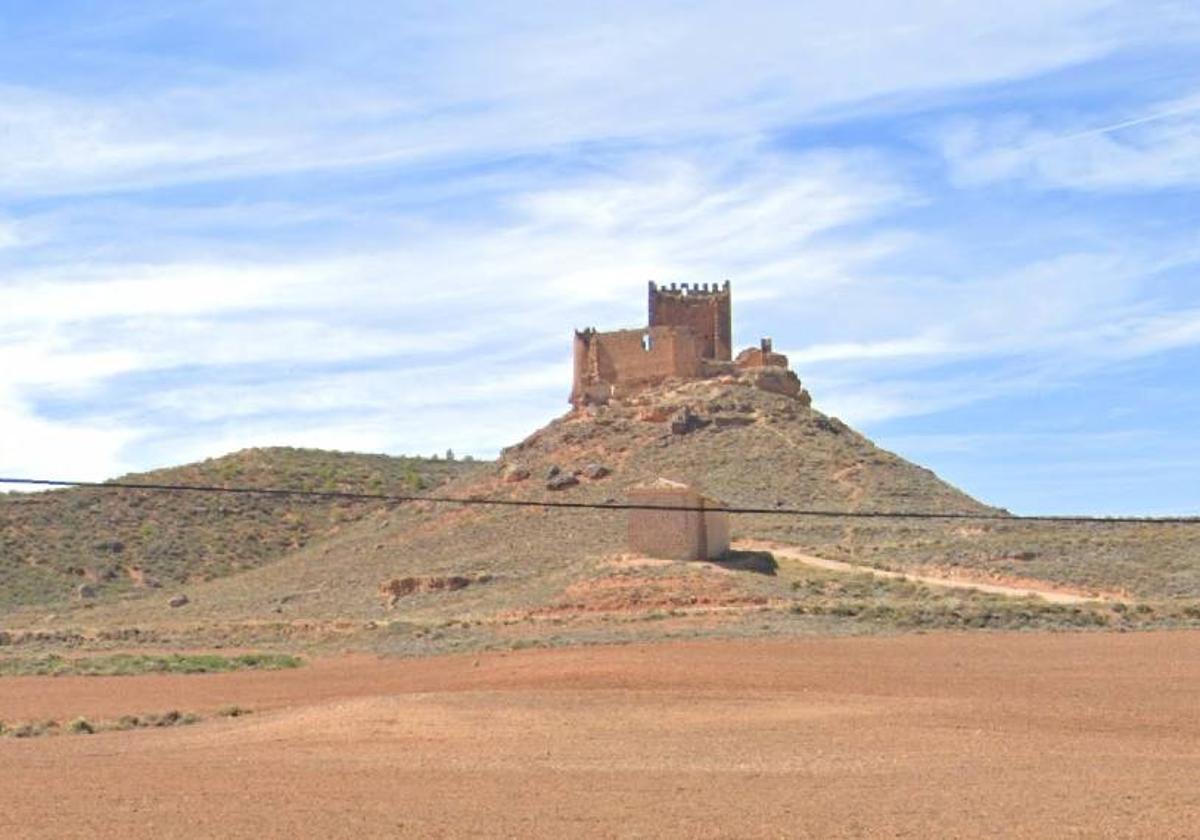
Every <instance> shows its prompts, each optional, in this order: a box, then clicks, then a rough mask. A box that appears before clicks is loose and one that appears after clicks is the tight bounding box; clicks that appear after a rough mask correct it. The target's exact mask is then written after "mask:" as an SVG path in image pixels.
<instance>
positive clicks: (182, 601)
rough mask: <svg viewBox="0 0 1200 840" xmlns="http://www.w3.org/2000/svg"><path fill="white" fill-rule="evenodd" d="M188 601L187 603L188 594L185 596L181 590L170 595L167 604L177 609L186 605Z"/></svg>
mask: <svg viewBox="0 0 1200 840" xmlns="http://www.w3.org/2000/svg"><path fill="white" fill-rule="evenodd" d="M188 603H189V599H188V596H186V595H184V594H183V593H182V592H180V593H179V594H178V595H173V596H171V600H170V601H167V606H168V607H171V608H173V609H177V608H179V607H186V606H187V605H188Z"/></svg>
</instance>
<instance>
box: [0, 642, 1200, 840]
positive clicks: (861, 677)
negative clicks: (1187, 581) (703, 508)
mask: <svg viewBox="0 0 1200 840" xmlns="http://www.w3.org/2000/svg"><path fill="white" fill-rule="evenodd" d="M1197 684H1200V633H1159V634H1150V633H1146V634H1124V635H1119V634H1102V633H1093V634H1046V635H1041V634H930V635H921V636H901V637H890V638H883V637H879V638H856V639H828V638H825V639H804V640H788V641H779V640H776V641H770V640H759V641H731V642H688V643H675V644H670V645H659V646H624V647H598V648H575V649H558V650H532V651H522V652H519V653H509V654H501V653H492V654H485V655H481V656H456V657H443V658H440V659H426V660H408V661H405V660H376V659H372V658H367V657H363V656H356V657H342V658H336V659H330V660H325V661H320V662H317V663H315V664H313V665H312V666H311V667H308V668H304V669H301V670H299V671H289V672H276V673H271V674H253V673H233V674H217V675H210V676H199V677H186V676H166V677H154V678H142V677H133V678H57V679H55V678H20V679H0V717H3V718H6V719H8V720H13V719H14V718H19V717H28V716H35V715H41V714H46V715H49V714H53V715H59V716H65V715H67V714H81V713H82V714H100V713H102V712H104V713H107V712H110V711H115V710H117V709H120V710H122V711H124V712H137V711H145V710H148V709H162V707H163V706H164V705H166V704H169V705H173V706H178V707H180V708H185V709H197V710H202V709H204V708H209V707H212V706H214V705H218V704H222V703H237V704H240V705H244V706H248V707H251V708H254V709H256V710H257V711H256V713H255V714H253V715H250V716H249V717H245V718H238V719H235V720H219V721H206V722H203V723H200V724H198V725H196V726H192V727H186V728H180V729H168V730H145V731H136V732H110V733H102V734H97V735H90V736H82V735H81V736H71V735H62V736H57V737H52V738H41V739H31V740H14V739H11V738H4V739H0V768H3V779H4V783H3V785H0V837H4V838H51V837H53V838H62V837H81V838H82V837H87V838H110V837H111V838H143V837H146V838H150V837H154V838H192V837H230V838H241V837H246V838H249V837H254V838H260V837H266V838H271V837H280V838H283V837H287V838H293V837H297V838H307V837H321V838H342V837H345V838H355V840H365V838H374V837H522V838H524V837H533V838H538V837H554V838H557V837H713V838H716V837H739V838H741V837H821V838H827V837H889V838H897V837H901V838H925V837H993V836H996V835H997V834H1003V835H1005V836H1008V837H1046V836H1058V837H1065V836H1075V837H1156V838H1172V837H1180V838H1181V837H1188V836H1194V833H1193V831H1194V828H1195V826H1196V825H1200V787H1197V785H1196V779H1197V778H1200V706H1198V705H1197V704H1196V702H1195V693H1194V692H1195V686H1196V685H1197Z"/></svg>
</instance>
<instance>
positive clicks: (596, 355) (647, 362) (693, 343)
mask: <svg viewBox="0 0 1200 840" xmlns="http://www.w3.org/2000/svg"><path fill="white" fill-rule="evenodd" d="M700 365H701V359H700V346H699V343H698V341H697V339H696V336H695V334H693V333H692V331H691V330H687V329H672V328H668V327H652V328H650V329H644V330H617V331H615V332H596V331H594V330H584V331H583V332H576V333H575V380H574V383H573V385H572V388H571V402H572V403H573V404H575V405H582V404H584V403H586V402H604V401H605V400H607V399H608V398H609V397H622V396H625V395H627V394H629V393H630V392H632V391H634V390H636V389H638V388H643V387H646V386H650V385H657V384H659V383H661V382H663V381H664V380H667V379H670V378H672V377H675V378H682V379H692V378H695V377H697V376H699V375H700Z"/></svg>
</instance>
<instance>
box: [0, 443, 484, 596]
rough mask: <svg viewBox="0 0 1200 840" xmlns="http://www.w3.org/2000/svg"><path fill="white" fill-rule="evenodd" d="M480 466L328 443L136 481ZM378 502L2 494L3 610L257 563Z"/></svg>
mask: <svg viewBox="0 0 1200 840" xmlns="http://www.w3.org/2000/svg"><path fill="white" fill-rule="evenodd" d="M479 468H480V465H479V464H473V463H467V462H459V461H444V460H437V461H434V460H430V459H424V458H395V457H390V456H386V455H359V454H350V453H342V452H323V451H319V450H308V449H291V448H271V449H248V450H243V451H241V452H235V453H233V454H230V455H226V456H223V457H220V458H213V459H209V460H206V461H202V462H199V463H195V464H188V465H185V466H181V467H172V468H169V469H161V470H155V471H153V472H147V473H141V474H136V475H130V476H125V477H124V479H118V480H125V481H130V482H139V483H163V484H187V485H220V486H237V487H280V488H287V489H297V490H322V491H338V490H340V491H347V490H352V491H360V492H379V493H412V492H414V491H419V490H421V489H423V488H427V487H436V486H439V485H441V484H444V483H445V482H446V481H448V480H450V479H453V478H455V477H458V476H462V475H466V474H469V473H471V472H473V471H476V470H478V469H479ZM378 507H379V506H378V505H377V504H375V505H372V504H367V503H361V502H349V501H330V500H326V499H297V498H279V497H271V496H254V495H228V494H205V493H162V492H149V491H133V490H121V491H117V492H114V491H106V490H101V489H95V488H71V489H66V490H54V491H50V492H45V493H8V494H0V610H3V609H5V608H11V607H14V606H18V605H31V604H41V603H53V602H55V601H62V600H63V599H66V598H68V597H73V596H76V595H77V593H78V592H79V588H80V587H81V586H84V587H89V588H90V590H91V591H93V592H94V594H95V596H96V597H97V598H99V599H104V598H106V597H111V596H114V595H117V594H121V593H128V592H130V591H132V590H135V589H139V588H145V589H154V588H157V586H159V585H177V584H181V583H195V582H199V581H204V580H210V579H214V578H219V577H222V576H224V575H228V574H232V573H235V572H238V571H243V570H245V569H250V568H255V567H257V566H261V565H263V564H265V563H269V562H271V561H273V560H276V559H278V558H280V557H282V556H284V555H285V554H287V553H289V552H292V551H296V550H297V549H300V548H303V547H304V546H305V545H308V544H309V543H310V542H312V541H314V540H316V539H320V538H324V537H328V536H329V535H331V534H333V533H336V532H337V531H338V530H339V529H341V528H343V527H346V526H347V525H348V524H350V523H353V522H355V521H357V520H359V519H360V518H362V517H363V516H364V515H365V513H366V512H368V511H369V510H373V509H376V508H378Z"/></svg>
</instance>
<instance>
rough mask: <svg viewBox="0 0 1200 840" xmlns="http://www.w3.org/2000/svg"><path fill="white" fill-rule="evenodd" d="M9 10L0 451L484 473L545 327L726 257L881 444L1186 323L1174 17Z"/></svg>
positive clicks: (952, 11)
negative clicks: (287, 450) (413, 466)
mask: <svg viewBox="0 0 1200 840" xmlns="http://www.w3.org/2000/svg"><path fill="white" fill-rule="evenodd" d="M6 25H7V26H8V27H9V29H8V30H7V31H9V32H11V33H12V34H13V36H14V37H13V38H12V44H11V45H9V46H11V49H10V50H7V51H5V52H4V53H2V54H0V73H2V74H3V76H2V77H3V78H4V79H5V80H6V81H5V82H4V83H3V85H0V398H2V400H3V402H2V404H3V410H2V411H0V472H2V471H5V470H7V471H29V472H38V471H47V470H49V469H51V468H57V467H60V466H64V465H72V464H73V465H74V467H75V469H74V470H72V472H73V473H75V474H80V475H84V476H85V477H99V476H102V475H107V474H111V473H112V472H113V471H115V470H117V469H118V468H124V467H131V468H132V467H138V466H146V465H150V464H162V463H171V462H174V461H178V460H181V459H184V458H189V457H195V456H200V455H211V454H218V453H219V452H221V451H223V450H226V449H230V448H235V447H238V446H244V445H251V444H266V443H294V444H307V445H321V446H328V447H333V448H342V449H349V448H353V449H386V450H390V451H405V450H407V451H435V450H442V449H445V448H446V447H451V446H452V447H454V448H455V449H456V450H457V451H463V452H465V451H473V452H476V453H477V454H489V453H491V452H494V451H495V449H497V448H498V447H499V446H501V445H504V444H505V443H509V442H512V441H513V440H514V439H517V438H519V437H521V436H523V435H524V434H525V433H526V432H527V431H528V430H529V429H530V428H531V427H534V426H536V425H538V424H539V423H540V422H543V421H544V420H545V419H546V418H547V417H549V416H551V415H553V414H555V413H557V412H558V411H560V410H561V409H562V408H563V407H564V399H565V392H566V389H567V386H568V383H567V381H566V378H567V363H568V354H569V335H570V329H571V328H572V327H582V326H587V325H595V326H598V327H602V328H607V327H616V326H624V325H628V324H635V323H639V322H640V320H641V319H642V318H643V317H644V312H643V306H644V283H645V281H646V280H648V279H656V280H661V281H667V282H669V281H672V280H688V281H697V280H698V281H719V280H723V279H726V278H728V279H731V280H732V281H733V282H734V288H735V328H736V331H737V332H738V334H739V337H740V338H741V339H742V340H745V341H747V342H749V341H752V340H755V339H756V338H757V337H758V335H760V334H770V335H773V336H774V338H775V339H776V345H777V346H779V347H783V348H786V349H787V351H788V352H789V353H790V354H791V356H792V359H793V362H794V364H795V365H796V366H797V368H798V369H799V371H800V373H801V375H802V376H803V377H804V378H805V379H806V381H807V382H808V383H809V384H810V385H811V386H812V388H813V390H814V392H815V395H816V397H817V400H818V405H820V406H822V407H825V408H828V409H830V410H832V411H836V412H837V413H840V414H842V415H843V416H845V417H846V419H849V420H851V421H853V422H856V423H866V424H868V425H869V426H870V427H871V430H873V431H874V430H879V431H881V432H882V433H887V431H888V429H889V426H888V424H889V423H891V424H896V423H902V422H903V421H904V419H905V418H912V417H917V416H921V417H926V418H932V419H933V420H937V421H944V422H951V421H950V420H948V419H947V418H949V417H952V416H954V415H955V413H956V412H965V411H969V410H971V407H972V406H979V405H983V404H988V405H997V404H1002V403H1004V402H1005V401H1019V400H1020V399H1022V398H1023V397H1028V396H1029V395H1031V394H1036V393H1043V392H1045V393H1053V392H1054V390H1055V389H1056V388H1061V387H1066V386H1069V385H1071V384H1072V383H1077V382H1089V383H1095V382H1097V381H1100V380H1102V378H1103V377H1104V375H1105V371H1106V370H1107V369H1108V368H1109V367H1110V366H1113V365H1135V364H1139V363H1141V362H1140V361H1139V360H1148V359H1162V358H1168V357H1172V354H1186V353H1188V352H1190V351H1191V350H1192V349H1193V348H1195V347H1197V346H1198V345H1200V338H1198V336H1197V333H1198V331H1200V328H1198V327H1197V316H1196V312H1197V311H1200V295H1198V294H1197V293H1196V292H1195V291H1194V290H1195V289H1196V288H1200V287H1197V286H1196V284H1195V283H1194V282H1192V281H1194V278H1195V276H1196V264H1197V251H1198V249H1197V245H1198V244H1200V243H1197V241H1196V240H1195V223H1196V222H1197V221H1200V218H1197V217H1195V216H1194V215H1189V214H1190V213H1191V211H1189V210H1188V209H1187V203H1186V201H1180V202H1178V203H1177V204H1176V205H1173V207H1172V209H1165V208H1163V207H1159V206H1158V205H1157V203H1156V201H1157V199H1158V198H1160V197H1162V196H1170V195H1174V196H1179V195H1181V194H1182V195H1188V194H1189V191H1192V192H1194V191H1195V190H1196V189H1197V187H1198V186H1200V169H1198V168H1197V165H1196V164H1197V154H1196V153H1197V151H1200V144H1198V143H1197V129H1196V126H1197V117H1198V116H1200V113H1198V112H1197V107H1198V105H1197V100H1196V98H1195V91H1194V86H1193V88H1188V87H1187V84H1186V83H1187V79H1183V78H1182V77H1180V78H1175V77H1174V76H1173V75H1172V73H1171V72H1170V68H1166V67H1165V66H1164V67H1160V65H1159V64H1158V62H1160V61H1167V60H1174V61H1176V62H1177V64H1175V65H1172V67H1178V66H1185V65H1186V64H1187V59H1188V57H1189V56H1190V57H1195V56H1196V55H1200V15H1198V14H1197V13H1196V12H1195V10H1193V9H1191V8H1190V7H1188V6H1187V5H1186V4H1179V3H1174V2H1169V0H1163V2H1139V3H1136V4H1135V3H1125V2H1116V1H1115V0H1114V2H1104V3H1096V2H1093V0H1038V2H1016V3H1008V4H1005V5H1003V6H995V7H992V6H988V5H986V4H946V3H944V2H940V0H919V2H913V3H904V4H897V3H894V2H889V1H888V0H872V2H869V3H867V4H865V5H864V4H857V5H855V6H853V7H851V6H847V5H845V4H841V5H839V4H833V3H817V4H815V5H814V4H811V3H810V4H801V5H793V6H788V5H786V4H779V3H771V2H762V3H758V2H751V3H749V4H746V3H738V4H730V3H724V2H711V3H702V4H699V5H697V4H692V5H690V6H688V8H687V9H683V8H682V7H679V6H678V5H676V4H673V3H662V4H660V3H654V2H652V3H637V4H633V3H617V4H603V5H597V6H593V7H588V8H581V7H578V6H572V7H570V8H567V7H563V6H561V5H556V4H539V3H535V4H524V5H521V6H512V5H511V4H510V5H506V6H503V7H501V6H496V5H487V4H464V5H455V6H452V7H445V8H440V9H431V8H429V7H427V6H425V5H423V4H407V3H400V4H392V5H391V6H389V7H387V8H386V9H382V8H380V7H379V6H378V4H360V3H357V2H350V3H343V4H339V5H338V6H337V7H336V9H335V8H334V7H330V6H328V5H327V4H317V3H310V2H306V0H301V2H297V3H290V4H287V8H286V9H284V8H283V7H282V6H281V5H280V4H278V3H274V2H265V1H264V2H236V3H235V2H232V0H218V2H212V3H206V4H201V5H199V6H198V5H196V4H191V3H182V2H167V3H162V4H156V5H155V7H154V8H153V9H149V8H148V7H146V6H145V5H144V4H140V5H139V4H124V5H119V6H118V7H117V8H115V9H108V10H106V11H105V13H104V14H103V15H99V14H96V15H91V14H89V13H87V12H86V11H85V10H79V9H77V10H76V13H75V14H74V15H72V16H64V15H62V14H59V13H56V12H55V11H54V10H53V9H52V8H50V7H47V8H46V9H42V8H41V7H38V8H33V7H30V8H29V9H28V10H26V11H24V12H23V13H22V14H14V15H13V16H12V17H11V20H9V19H6ZM1171 56H1174V58H1173V59H1170V57H1171ZM1133 66H1137V67H1146V66H1149V67H1151V68H1152V70H1151V71H1146V72H1148V74H1149V75H1148V76H1147V78H1148V79H1149V80H1150V81H1151V82H1153V84H1150V85H1148V86H1147V88H1146V90H1145V91H1142V90H1141V88H1140V87H1139V85H1137V84H1133V83H1130V82H1129V81H1128V79H1127V78H1126V76H1127V69H1128V68H1130V67H1133ZM1085 77H1086V78H1085ZM1105 85H1107V86H1108V87H1109V88H1111V89H1112V91H1116V90H1117V89H1118V88H1120V89H1121V90H1120V93H1121V95H1120V96H1119V97H1117V96H1116V95H1115V93H1114V94H1113V95H1103V96H1102V95H1098V94H1097V90H1098V89H1101V88H1104V86H1105ZM1081 91H1082V92H1084V93H1086V96H1085V95H1082V94H1081ZM1110 100H1111V101H1110ZM1061 103H1069V105H1070V107H1065V106H1063V105H1062V104H1061ZM930 137H934V138H935V140H934V142H933V143H932V144H929V143H928V142H927V140H928V138H930ZM947 175H948V176H949V177H947ZM1063 194H1066V195H1067V197H1066V198H1064V197H1063ZM1048 195H1053V199H1052V200H1051V199H1047V198H1046V196H1048ZM1138 196H1142V197H1146V202H1145V203H1143V204H1141V205H1139V206H1136V207H1135V206H1132V205H1130V204H1128V203H1127V202H1131V201H1134V200H1136V197H1138ZM1147 364H1149V363H1148V362H1147ZM1047 405H1050V403H1047ZM1052 409H1053V410H1054V411H1059V412H1063V411H1069V410H1070V405H1069V404H1068V401H1065V400H1064V401H1059V402H1057V403H1053V407H1052ZM30 438H36V440H37V441H38V443H37V444H36V445H26V441H27V440H28V439H30ZM56 442H59V443H56ZM63 459H65V460H63Z"/></svg>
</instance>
